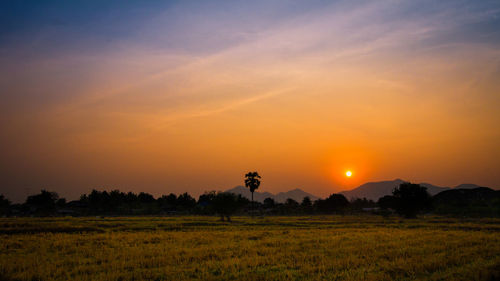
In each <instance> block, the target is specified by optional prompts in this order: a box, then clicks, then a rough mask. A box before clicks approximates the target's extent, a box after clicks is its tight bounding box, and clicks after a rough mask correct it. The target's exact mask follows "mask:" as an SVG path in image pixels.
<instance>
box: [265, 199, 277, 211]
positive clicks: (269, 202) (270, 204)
mask: <svg viewBox="0 0 500 281" xmlns="http://www.w3.org/2000/svg"><path fill="white" fill-rule="evenodd" d="M274 205H276V203H275V202H274V199H273V198H271V197H267V198H266V199H264V208H266V209H271V208H274Z"/></svg>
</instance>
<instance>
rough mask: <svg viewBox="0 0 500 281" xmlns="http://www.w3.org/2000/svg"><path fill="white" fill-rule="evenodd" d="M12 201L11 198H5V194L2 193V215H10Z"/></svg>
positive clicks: (0, 207) (0, 204)
mask: <svg viewBox="0 0 500 281" xmlns="http://www.w3.org/2000/svg"><path fill="white" fill-rule="evenodd" d="M10 204H11V202H10V201H9V199H7V198H5V196H3V194H0V215H8V214H9V211H10Z"/></svg>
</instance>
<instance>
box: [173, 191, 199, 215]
mask: <svg viewBox="0 0 500 281" xmlns="http://www.w3.org/2000/svg"><path fill="white" fill-rule="evenodd" d="M177 206H179V207H180V208H181V209H183V210H184V211H191V210H192V209H193V208H194V207H195V206H196V200H195V199H194V198H193V197H191V195H189V194H188V193H187V192H184V193H183V194H181V195H179V197H178V198H177Z"/></svg>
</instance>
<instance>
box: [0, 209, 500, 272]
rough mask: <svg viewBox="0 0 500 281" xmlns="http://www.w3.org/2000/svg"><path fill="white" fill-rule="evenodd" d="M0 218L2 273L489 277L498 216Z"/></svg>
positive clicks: (497, 254)
mask: <svg viewBox="0 0 500 281" xmlns="http://www.w3.org/2000/svg"><path fill="white" fill-rule="evenodd" d="M233 220H234V221H233V222H232V223H227V222H226V223H223V222H219V221H218V218H216V217H131V218H1V219H0V239H1V243H0V279H3V280H193V279H194V280H196V279H197V280H235V279H238V280H497V278H500V220H499V219H452V218H442V217H429V218H420V219H415V220H402V219H399V218H395V217H392V218H382V217H377V216H368V215H367V216H345V217H341V216H311V217H264V218H248V217H235V218H233Z"/></svg>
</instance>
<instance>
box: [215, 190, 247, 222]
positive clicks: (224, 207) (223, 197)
mask: <svg viewBox="0 0 500 281" xmlns="http://www.w3.org/2000/svg"><path fill="white" fill-rule="evenodd" d="M244 202H245V200H242V197H241V195H235V194H233V193H229V192H218V193H217V194H215V196H214V197H213V199H212V204H213V207H214V210H215V212H216V213H217V214H219V215H220V219H221V221H224V217H226V218H227V221H231V215H232V214H234V212H236V210H238V208H240V207H241V206H242V205H243V204H244Z"/></svg>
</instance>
